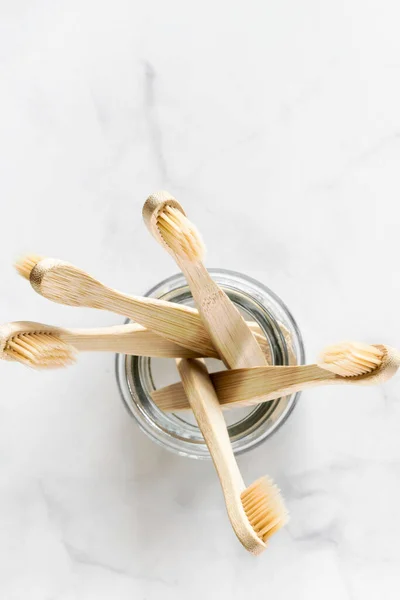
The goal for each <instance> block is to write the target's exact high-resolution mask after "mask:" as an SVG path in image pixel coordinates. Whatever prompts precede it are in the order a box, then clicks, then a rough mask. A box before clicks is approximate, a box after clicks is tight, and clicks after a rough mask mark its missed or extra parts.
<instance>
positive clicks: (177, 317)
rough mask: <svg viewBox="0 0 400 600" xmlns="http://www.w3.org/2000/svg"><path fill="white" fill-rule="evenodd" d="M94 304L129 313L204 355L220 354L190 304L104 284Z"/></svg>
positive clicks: (98, 291) (126, 315)
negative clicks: (128, 291)
mask: <svg viewBox="0 0 400 600" xmlns="http://www.w3.org/2000/svg"><path fill="white" fill-rule="evenodd" d="M92 306H93V307H94V308H102V309H104V310H108V311H111V312H114V313H117V314H120V315H123V316H125V317H129V318H130V319H132V320H133V321H137V322H138V323H140V325H143V326H144V327H147V328H148V329H151V330H153V331H155V332H157V333H158V334H160V335H162V336H164V337H166V338H167V339H169V340H170V341H172V342H175V343H176V344H180V345H181V346H185V347H186V348H189V349H190V350H192V351H193V352H195V353H196V354H198V355H200V356H212V357H217V356H218V355H217V353H216V350H215V348H214V346H213V344H212V342H211V340H210V337H209V336H208V334H207V331H206V330H205V329H204V326H203V324H202V322H201V319H200V317H199V315H198V314H196V312H195V311H194V310H193V309H192V308H190V307H188V306H184V305H180V304H175V303H172V302H165V301H164V300H158V299H156V298H140V297H137V296H129V295H127V294H123V293H121V292H118V291H117V290H113V289H111V288H106V287H105V286H103V285H102V284H99V288H98V290H97V293H96V294H95V295H94V298H93V304H92Z"/></svg>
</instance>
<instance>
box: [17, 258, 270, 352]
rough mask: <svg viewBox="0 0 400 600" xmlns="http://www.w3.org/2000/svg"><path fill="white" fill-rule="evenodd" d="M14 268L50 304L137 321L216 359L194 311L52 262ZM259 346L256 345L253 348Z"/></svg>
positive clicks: (32, 261)
mask: <svg viewBox="0 0 400 600" xmlns="http://www.w3.org/2000/svg"><path fill="white" fill-rule="evenodd" d="M15 266H16V269H17V271H18V273H19V274H20V275H22V276H23V277H25V279H28V280H29V281H30V283H31V285H32V287H33V289H34V290H35V291H36V292H38V293H39V294H41V295H42V296H44V297H45V298H48V299H49V300H52V301H53V302H58V303H59V304H66V305H68V306H85V307H89V308H98V309H103V310H109V311H111V312H114V313H117V314H120V315H123V316H125V317H129V318H130V319H132V320H133V321H137V322H138V323H140V324H141V325H143V326H144V327H147V328H148V329H151V330H153V331H155V332H156V333H158V334H160V335H162V336H164V337H165V338H167V339H169V340H170V341H172V342H175V343H176V344H179V345H181V346H184V347H186V348H189V349H190V350H192V351H193V352H194V353H195V354H196V355H198V356H209V357H213V358H218V357H219V355H218V352H217V351H216V349H215V348H214V345H213V343H212V341H211V339H210V337H209V335H208V333H207V331H206V329H205V328H204V325H203V323H202V320H201V318H200V316H199V314H198V312H197V310H195V309H194V308H191V307H189V306H184V305H182V304H176V303H173V302H166V301H164V300H157V299H155V298H141V297H138V296H128V295H127V294H123V293H121V292H118V291H117V290H114V289H112V288H109V287H107V286H105V285H104V284H102V283H100V281H97V279H95V278H94V277H92V276H91V275H89V274H88V273H85V271H82V270H81V269H78V268H77V267H74V266H73V265H71V264H69V263H67V262H64V261H60V260H56V259H54V258H44V259H41V257H40V256H37V255H28V256H25V257H23V258H22V259H21V260H19V261H18V262H17V263H16V265H15ZM253 327H254V326H253ZM254 335H255V337H256V339H257V340H258V342H260V344H262V345H263V348H264V349H266V347H267V346H268V344H267V342H266V341H265V338H264V337H263V336H262V335H261V334H260V333H255V334H254ZM258 342H255V343H256V345H257V343H258ZM260 352H261V353H262V350H261V349H260Z"/></svg>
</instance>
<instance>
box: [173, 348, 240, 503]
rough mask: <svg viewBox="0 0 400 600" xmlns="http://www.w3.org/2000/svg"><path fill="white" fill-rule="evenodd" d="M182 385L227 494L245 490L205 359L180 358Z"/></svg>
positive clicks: (226, 495) (179, 367) (178, 362)
mask: <svg viewBox="0 0 400 600" xmlns="http://www.w3.org/2000/svg"><path fill="white" fill-rule="evenodd" d="M176 363H177V367H178V371H179V374H180V376H181V379H182V385H183V388H184V389H185V392H186V395H187V398H188V401H189V403H190V407H191V409H192V411H193V413H194V415H195V417H196V421H197V423H198V425H199V428H200V431H201V433H202V434H203V437H204V440H205V442H206V444H207V447H208V449H209V451H210V454H211V458H212V459H213V462H214V466H215V469H216V471H217V473H218V477H219V479H220V482H221V486H222V489H223V491H224V495H225V497H232V496H233V495H234V494H235V492H236V495H240V493H241V492H242V491H243V490H244V488H245V485H244V483H243V479H242V476H241V474H240V471H239V467H238V465H237V463H236V459H235V456H234V454H233V450H232V446H231V442H230V439H229V434H228V430H227V428H226V424H225V419H224V416H223V414H222V410H221V407H220V405H219V402H218V397H217V394H216V393H215V390H214V387H213V385H212V383H211V379H210V376H209V374H208V372H207V368H206V366H205V364H204V361H203V360H199V359H191V358H189V359H178V360H177V361H176Z"/></svg>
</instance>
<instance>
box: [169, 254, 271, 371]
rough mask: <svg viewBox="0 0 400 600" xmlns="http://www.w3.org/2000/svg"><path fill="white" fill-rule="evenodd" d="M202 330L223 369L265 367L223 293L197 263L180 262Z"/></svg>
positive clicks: (250, 332)
mask: <svg viewBox="0 0 400 600" xmlns="http://www.w3.org/2000/svg"><path fill="white" fill-rule="evenodd" d="M179 265H180V267H181V269H182V271H183V273H184V274H185V277H186V279H187V281H188V283H189V287H190V289H191V292H192V294H193V298H194V300H195V303H196V306H197V308H198V310H199V313H200V315H201V317H202V319H203V323H204V326H205V328H206V329H207V331H208V333H209V336H210V338H211V339H212V341H213V344H214V346H215V348H216V349H217V350H218V352H219V354H220V357H221V359H222V360H223V361H224V363H225V365H226V366H227V367H229V368H231V369H240V368H246V367H256V366H262V365H267V364H268V363H267V360H266V357H265V355H264V353H263V351H262V349H261V348H260V346H259V344H258V343H257V342H256V340H255V339H254V336H253V333H252V331H251V330H250V328H249V326H248V325H247V323H246V321H245V320H244V319H243V317H242V316H241V314H240V313H239V311H238V309H237V308H236V306H235V305H234V304H233V302H231V300H230V299H229V298H228V296H227V295H226V294H225V292H224V291H223V290H222V289H221V288H220V287H219V286H218V285H217V284H216V283H215V281H214V280H213V279H212V278H211V276H210V274H209V273H208V271H207V269H206V268H205V266H204V265H203V263H201V262H196V263H191V262H189V261H180V262H179Z"/></svg>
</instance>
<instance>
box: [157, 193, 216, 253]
mask: <svg viewBox="0 0 400 600" xmlns="http://www.w3.org/2000/svg"><path fill="white" fill-rule="evenodd" d="M157 227H158V230H159V232H160V234H161V236H162V238H163V240H164V242H165V243H166V244H167V246H168V247H169V248H170V249H171V250H172V251H173V252H174V253H175V254H177V255H178V256H180V257H183V258H186V259H188V260H193V261H195V260H202V259H203V256H204V253H205V249H204V244H203V241H202V239H201V236H200V234H199V232H198V231H197V229H196V227H195V226H194V225H193V223H191V222H190V221H189V219H188V218H187V217H185V215H184V214H183V213H182V212H181V211H180V210H178V209H177V208H174V207H172V206H168V205H167V206H165V207H164V208H163V210H162V211H161V212H160V213H159V214H158V216H157Z"/></svg>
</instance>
